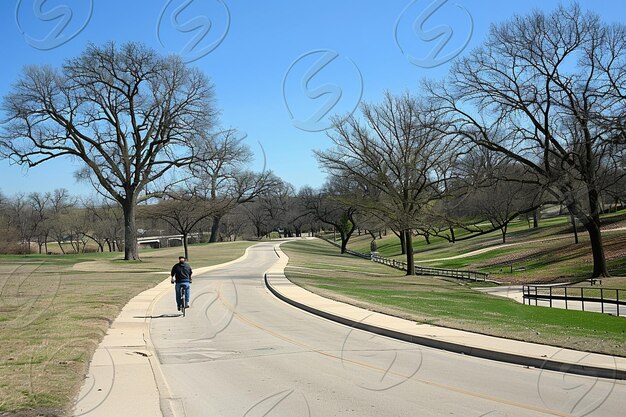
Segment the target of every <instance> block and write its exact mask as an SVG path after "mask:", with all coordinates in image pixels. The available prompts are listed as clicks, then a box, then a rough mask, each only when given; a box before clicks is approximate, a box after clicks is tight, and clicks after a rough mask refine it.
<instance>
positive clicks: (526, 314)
mask: <svg viewBox="0 0 626 417" xmlns="http://www.w3.org/2000/svg"><path fill="white" fill-rule="evenodd" d="M282 248H283V250H284V251H285V253H286V254H287V255H288V256H289V265H288V266H287V269H286V275H287V277H288V278H289V279H290V280H291V281H292V282H294V283H295V284H297V285H300V286H302V287H304V288H306V289H308V290H310V291H313V292H315V293H318V294H320V295H322V296H325V297H329V298H333V299H336V300H340V301H347V302H350V303H353V304H356V305H359V306H361V307H364V308H368V309H371V310H375V311H380V312H383V313H388V314H392V315H397V316H400V317H404V318H408V319H411V320H415V321H417V322H420V323H429V324H434V325H438V326H445V327H451V328H456V329H462V330H468V331H472V332H479V333H484V334H490V335H494V336H499V337H506V338H511V339H517V340H523V341H529V342H537V343H544V344H550V345H554V346H561V347H567V348H572V349H578V350H584V351H589V352H600V353H607V354H613V355H619V356H626V319H624V318H622V317H613V316H609V315H604V314H600V313H590V312H581V311H571V310H569V311H567V310H560V309H550V308H545V307H534V306H525V305H522V304H519V303H517V302H515V301H512V300H508V299H505V298H502V297H496V296H491V295H487V294H483V293H480V292H478V291H475V290H473V289H472V287H471V286H470V285H467V284H466V283H465V282H462V281H457V280H453V279H442V278H436V277H420V276H415V277H406V276H404V275H403V273H402V272H401V271H397V270H394V269H392V268H389V267H386V266H383V265H379V264H374V263H372V262H370V261H367V260H362V259H359V258H356V257H352V256H349V255H340V254H339V253H338V251H337V249H336V248H335V247H333V246H331V245H329V244H328V243H326V242H322V241H319V240H316V241H298V242H290V243H288V244H285V245H282Z"/></svg>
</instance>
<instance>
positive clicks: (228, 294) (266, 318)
mask: <svg viewBox="0 0 626 417" xmlns="http://www.w3.org/2000/svg"><path fill="white" fill-rule="evenodd" d="M274 245H275V243H273V242H267V243H262V244H259V245H257V246H254V247H252V248H251V249H250V250H249V254H248V256H247V258H246V259H245V260H244V261H242V262H237V263H233V264H231V265H228V266H226V267H224V268H221V269H215V270H213V271H211V272H209V273H207V274H205V275H199V276H196V277H194V281H193V285H192V293H191V296H192V302H191V308H190V309H189V310H188V311H187V317H185V318H182V317H179V316H177V314H176V307H175V300H174V296H173V291H172V292H171V294H170V292H168V293H167V294H165V295H166V296H162V297H160V298H159V299H158V300H156V301H155V302H154V303H153V304H152V307H151V312H150V313H151V317H154V318H152V319H151V320H150V323H149V334H148V337H149V338H150V341H151V344H152V347H153V349H154V351H155V353H156V357H157V358H156V359H157V360H158V364H159V366H158V373H159V375H158V377H157V378H156V379H157V380H158V381H159V396H160V400H161V410H163V412H164V415H174V416H177V417H180V416H237V417H240V416H241V417H243V416H288V417H300V416H304V417H309V416H310V417H314V416H317V417H319V416H385V417H390V416H470V417H471V416H475V417H479V416H489V417H503V416H541V415H557V416H620V415H624V414H623V413H624V409H625V408H626V400H625V398H626V395H625V394H626V384H625V383H624V382H623V381H615V380H611V379H602V378H594V377H585V376H578V375H571V374H566V373H561V372H556V371H547V370H541V369H535V368H525V367H523V366H518V365H512V364H506V363H501V362H496V361H490V360H485V359H479V358H473V357H467V356H464V355H461V354H454V353H448V352H445V351H440V350H436V349H430V348H426V347H423V346H419V345H415V344H411V343H407V342H401V341H397V340H393V339H390V338H386V337H384V336H378V335H374V334H371V333H368V332H364V331H360V330H354V329H351V328H349V327H346V326H343V325H340V324H337V323H334V322H331V321H329V320H325V319H322V318H320V317H317V316H314V315H312V314H309V313H306V312H303V311H301V310H299V309H296V308H295V307H292V306H290V305H288V304H286V303H284V302H283V301H280V300H279V299H277V298H276V297H275V296H274V295H272V294H271V293H270V292H269V291H268V290H267V289H266V288H265V286H264V283H263V273H264V271H265V270H267V269H268V268H269V267H270V266H271V265H272V264H274V263H275V262H276V261H277V256H276V253H275V252H274V249H273V247H274ZM169 295H171V297H169Z"/></svg>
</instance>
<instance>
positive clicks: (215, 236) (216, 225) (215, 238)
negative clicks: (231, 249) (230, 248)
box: [209, 215, 222, 243]
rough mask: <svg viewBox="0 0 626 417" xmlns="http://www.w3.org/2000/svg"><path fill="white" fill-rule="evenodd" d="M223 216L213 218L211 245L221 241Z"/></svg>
mask: <svg viewBox="0 0 626 417" xmlns="http://www.w3.org/2000/svg"><path fill="white" fill-rule="evenodd" d="M221 220H222V216H221V215H216V216H213V223H211V237H209V243H215V242H219V241H220V221H221Z"/></svg>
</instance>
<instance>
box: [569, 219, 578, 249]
mask: <svg viewBox="0 0 626 417" xmlns="http://www.w3.org/2000/svg"><path fill="white" fill-rule="evenodd" d="M570 220H571V222H572V228H573V229H574V243H575V244H578V228H577V227H576V217H574V215H573V214H570Z"/></svg>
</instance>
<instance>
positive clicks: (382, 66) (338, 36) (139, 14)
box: [0, 0, 626, 195]
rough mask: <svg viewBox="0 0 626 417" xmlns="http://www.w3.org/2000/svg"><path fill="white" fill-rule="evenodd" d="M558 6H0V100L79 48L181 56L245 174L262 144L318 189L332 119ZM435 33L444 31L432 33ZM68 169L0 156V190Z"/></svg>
mask: <svg viewBox="0 0 626 417" xmlns="http://www.w3.org/2000/svg"><path fill="white" fill-rule="evenodd" d="M42 3H43V4H42ZM558 4H559V2H558V1H553V0H541V1H538V0H527V1H524V2H503V1H496V0H484V1H470V0H449V1H445V0H415V1H409V0H402V1H400V0H391V1H379V0H378V1H376V0H334V1H332V0H317V1H308V2H305V1H288V0H277V1H272V0H266V1H252V0H248V1H244V0H240V1H234V0H223V1H222V0H195V1H192V0H152V1H149V0H126V1H119V0H110V1H106V2H105V1H102V0H94V1H90V0H47V1H42V0H21V1H17V0H12V1H2V3H1V5H0V10H1V11H2V14H1V19H2V20H1V21H0V39H2V41H3V43H4V45H5V46H4V47H5V51H7V53H6V54H5V58H4V60H3V62H2V65H0V80H1V81H0V95H1V96H4V95H5V94H6V93H7V91H8V90H9V88H10V85H11V83H12V82H13V81H15V80H16V79H17V77H18V75H19V74H20V72H21V70H22V67H23V66H24V65H27V64H50V65H53V66H59V65H60V64H61V63H62V62H63V60H64V59H65V58H66V57H72V56H76V55H78V54H79V53H80V52H81V51H83V50H84V48H85V45H86V44H87V43H88V42H93V43H96V44H101V43H103V42H106V41H108V40H115V41H118V42H124V41H129V40H132V41H140V42H143V43H145V44H147V45H149V46H152V47H154V48H155V49H156V50H158V51H161V52H163V53H171V52H177V53H181V54H182V55H183V58H185V59H187V60H189V61H190V65H194V66H197V67H199V68H201V69H202V70H203V71H204V72H205V73H206V74H207V75H209V76H210V77H211V79H212V80H213V82H214V83H215V86H216V92H217V100H218V106H219V108H220V109H221V111H222V115H221V122H222V124H223V125H225V126H228V127H234V128H237V129H239V130H241V131H242V132H245V133H246V134H247V135H248V137H247V139H246V140H247V142H248V144H249V145H250V147H251V148H252V149H253V151H254V152H255V154H256V161H255V163H254V166H253V168H254V169H261V168H262V166H263V156H262V155H263V152H262V149H263V150H264V151H265V152H264V153H265V155H266V165H267V168H268V169H272V170H273V171H274V172H275V173H276V174H277V175H279V176H280V177H282V178H283V179H284V180H286V181H289V182H291V183H292V184H294V185H295V186H296V187H297V188H299V187H301V186H303V185H311V186H314V187H317V186H320V185H321V184H322V183H323V182H324V177H325V176H324V174H323V173H321V172H320V171H319V169H318V167H317V163H316V161H315V159H314V157H313V154H312V150H313V149H324V148H326V147H327V146H328V145H329V143H330V142H329V140H328V138H327V137H326V135H325V132H324V131H323V129H324V128H325V127H327V125H328V124H327V123H328V117H329V116H330V115H332V114H335V113H346V112H349V111H352V110H353V109H354V108H355V106H356V105H357V103H358V102H359V100H365V101H368V102H371V101H378V100H380V98H381V96H382V94H383V92H384V91H385V90H389V91H391V92H396V93H400V92H403V91H405V90H414V91H415V90H416V89H417V86H418V83H419V80H420V79H421V78H424V77H428V78H438V77H441V76H443V75H444V74H445V72H446V71H447V69H448V65H449V62H445V61H447V59H448V58H450V57H451V56H453V55H455V54H456V53H457V52H459V51H462V50H465V51H468V50H470V49H472V48H473V47H475V46H477V45H479V44H480V43H481V42H482V41H483V40H484V39H485V36H486V34H487V31H488V29H489V25H490V24H491V23H494V22H501V21H504V20H506V19H508V18H510V17H511V16H512V15H513V14H515V13H522V14H523V13H527V12H529V11H531V10H532V9H533V8H539V9H545V10H552V9H554V8H555V7H556V5H558ZM580 4H581V6H582V7H583V8H584V9H589V10H593V11H595V12H597V13H598V14H599V15H600V16H601V17H602V18H603V19H604V20H605V21H606V22H614V21H624V20H625V19H626V2H624V1H623V0H604V1H591V0H586V1H581V2H580ZM416 22H417V23H416ZM420 22H422V25H421V26H420V24H419V23H420ZM416 27H417V28H418V29H417V30H415V28H416ZM420 27H421V29H419V28H420ZM193 28H196V29H193ZM203 28H205V29H208V31H207V30H205V29H203ZM189 29H191V30H189ZM203 30H204V31H205V32H206V33H205V32H203ZM420 30H421V32H420ZM439 32H440V33H442V34H444V35H443V36H441V37H435V36H434V35H436V34H437V33H439ZM445 33H448V34H450V38H449V41H448V42H447V43H446V42H443V43H441V44H440V42H442V39H443V38H444V37H445ZM202 35H204V36H202ZM194 36H197V37H198V39H199V42H198V43H197V45H196V46H195V47H193V46H191V45H192V43H191V41H192V39H193V38H194ZM433 37H435V38H434V39H432V38H433ZM438 47H440V50H439V52H437V50H438V49H437V48H438ZM460 53H461V54H462V53H463V52H460ZM306 80H309V82H308V83H307V82H306ZM2 116H3V117H4V115H2ZM77 167H78V165H77V164H76V162H73V161H71V160H69V159H63V160H57V161H53V162H49V163H47V164H44V165H41V166H39V167H36V168H32V169H26V168H24V167H20V166H17V165H10V164H9V163H8V162H7V161H0V178H2V180H1V182H0V190H1V191H2V192H3V193H5V194H9V195H12V194H14V193H16V192H19V191H23V192H32V191H41V192H43V191H51V190H53V189H54V188H59V187H64V188H67V189H69V190H70V191H71V192H72V193H73V194H80V195H88V194H91V189H90V187H89V186H88V185H86V184H79V183H77V182H76V181H75V180H74V177H73V172H74V171H75V170H76V169H77Z"/></svg>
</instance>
